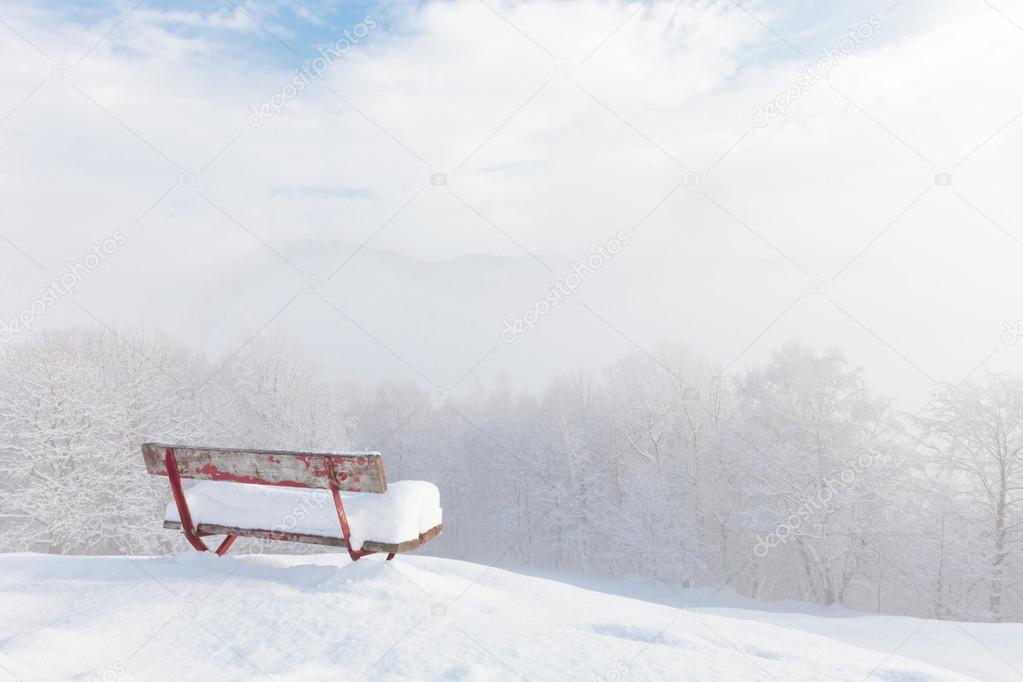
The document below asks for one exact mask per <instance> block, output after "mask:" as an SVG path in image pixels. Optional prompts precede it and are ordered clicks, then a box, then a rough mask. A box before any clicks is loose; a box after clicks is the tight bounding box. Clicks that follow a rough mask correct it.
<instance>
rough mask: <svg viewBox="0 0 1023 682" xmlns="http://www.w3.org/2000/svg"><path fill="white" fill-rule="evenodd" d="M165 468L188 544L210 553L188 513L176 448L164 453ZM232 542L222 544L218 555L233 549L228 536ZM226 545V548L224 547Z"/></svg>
mask: <svg viewBox="0 0 1023 682" xmlns="http://www.w3.org/2000/svg"><path fill="white" fill-rule="evenodd" d="M163 459H164V466H166V468H167V480H168V481H170V488H171V494H172V495H174V504H176V505H177V507H178V518H179V519H180V520H181V531H182V532H183V533H184V534H185V538H186V539H187V540H188V543H189V544H190V545H192V547H195V549H196V550H198V551H200V552H208V551H210V548H209V547H207V546H206V543H205V542H203V541H202V538H200V537H199V534H198V533H197V532H196V530H195V525H194V524H193V523H192V513H191V512H190V511H188V499H187V498H186V497H185V490H184V488H182V487H181V474H180V473H179V472H178V460H177V458H176V457H174V448H167V451H166V452H165V453H164V458H163ZM228 539H230V540H231V542H228V541H227V539H225V540H224V543H223V544H221V546H220V548H218V549H217V554H220V550H221V549H223V550H224V551H225V552H226V551H227V550H228V548H230V547H231V543H233V542H234V538H233V537H232V536H228ZM224 545H226V547H225V546H224Z"/></svg>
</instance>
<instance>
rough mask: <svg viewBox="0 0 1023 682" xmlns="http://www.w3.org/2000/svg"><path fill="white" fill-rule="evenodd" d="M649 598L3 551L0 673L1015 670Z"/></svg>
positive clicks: (916, 634)
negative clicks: (14, 553)
mask: <svg viewBox="0 0 1023 682" xmlns="http://www.w3.org/2000/svg"><path fill="white" fill-rule="evenodd" d="M587 585H588V587H590V588H593V587H600V585H599V584H587ZM619 588H620V589H621V590H629V589H632V588H629V587H628V584H619ZM635 591H636V590H635V589H633V592H635ZM644 596H646V597H647V598H648V599H661V600H662V601H671V600H674V601H675V605H676V606H677V605H685V604H686V603H687V602H688V603H689V604H690V605H689V606H688V607H687V608H681V609H680V608H676V607H675V606H673V605H668V604H665V603H656V602H655V601H649V600H641V599H636V598H631V597H628V596H622V595H620V594H609V593H608V592H606V591H599V590H597V589H587V588H584V587H581V586H578V585H572V584H566V583H564V582H558V581H555V580H550V579H546V578H542V577H535V576H528V575H521V574H517V573H511V572H508V571H504V570H500V569H496V568H487V567H485V566H481V565H477V564H470V563H466V562H459V561H451V560H445V559H435V558H430V557H423V556H400V557H398V559H397V560H396V561H394V562H391V563H385V562H383V561H380V560H377V559H376V557H371V558H369V559H366V560H363V561H360V562H359V563H357V564H350V563H349V561H348V559H347V557H343V556H342V555H338V554H331V555H317V556H300V557H291V556H248V557H241V558H223V559H217V558H215V557H212V556H209V555H198V554H187V555H181V556H177V557H164V558H134V559H129V558H124V557H119V558H107V557H98V558H82V557H56V556H40V555H27V554H21V555H4V556H0V604H2V607H0V679H12V680H26V681H27V680H33V681H34V680H103V681H104V682H114V681H117V680H125V681H127V680H179V679H195V680H278V681H283V680H296V681H298V680H302V681H308V680H328V679H329V680H354V679H372V680H516V679H525V680H608V681H611V680H682V679H691V680H771V679H777V680H796V679H799V680H808V679H814V680H822V679H826V680H853V679H854V680H862V679H872V680H886V681H889V682H893V681H896V680H916V681H922V680H968V679H978V680H980V679H983V680H1011V679H1020V673H1019V671H1020V670H1021V669H1023V651H1021V650H1020V648H1019V646H1018V644H1019V642H1020V641H1023V625H1018V624H1002V625H991V624H976V623H964V624H961V623H949V622H935V621H927V620H921V619H914V618H900V617H886V616H870V615H862V614H856V613H852V612H847V611H832V610H820V609H819V610H816V612H815V611H814V610H812V609H809V608H798V609H796V608H791V605H790V608H787V609H786V610H781V609H782V608H785V607H778V606H777V605H775V610H754V609H752V608H749V605H743V604H740V603H739V602H738V601H737V600H736V599H734V598H729V597H726V596H724V595H722V594H714V593H712V592H707V591H704V592H700V591H691V592H687V593H685V594H681V593H678V594H676V593H673V592H671V591H670V590H666V589H665V590H653V589H648V590H647V593H646V594H644ZM729 599H730V600H731V601H730V605H726V606H722V605H721V603H722V602H723V601H728V600H729ZM700 604H703V605H702V606H701V605H700ZM750 604H752V602H751V603H750ZM763 606H764V605H761V607H763ZM896 650H897V652H896V653H893V652H895V651H896ZM5 674H6V677H5Z"/></svg>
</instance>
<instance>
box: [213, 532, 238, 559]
mask: <svg viewBox="0 0 1023 682" xmlns="http://www.w3.org/2000/svg"><path fill="white" fill-rule="evenodd" d="M237 539H238V536H237V535H235V534H234V533H231V534H230V535H228V536H227V537H226V538H224V541H223V542H221V543H220V547H217V556H224V555H225V554H227V551H228V550H229V549H231V545H233V544H234V541H235V540H237Z"/></svg>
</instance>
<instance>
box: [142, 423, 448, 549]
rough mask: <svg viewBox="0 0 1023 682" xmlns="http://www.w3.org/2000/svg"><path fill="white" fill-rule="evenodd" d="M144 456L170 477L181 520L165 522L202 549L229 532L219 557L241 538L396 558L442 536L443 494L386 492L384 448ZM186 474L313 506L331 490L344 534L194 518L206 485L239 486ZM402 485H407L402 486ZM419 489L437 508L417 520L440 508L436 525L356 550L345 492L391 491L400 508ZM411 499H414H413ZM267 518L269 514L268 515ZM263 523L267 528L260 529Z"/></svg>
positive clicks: (190, 450)
mask: <svg viewBox="0 0 1023 682" xmlns="http://www.w3.org/2000/svg"><path fill="white" fill-rule="evenodd" d="M142 456H143V458H144V459H145V462H146V470H147V471H148V472H149V473H150V474H152V475H153V476H166V477H167V479H168V480H169V482H170V488H171V493H172V494H173V496H174V504H175V505H176V508H177V514H176V516H177V519H176V520H175V519H172V518H167V519H166V520H165V521H164V524H163V525H164V527H165V528H172V529H175V530H180V531H182V532H183V533H184V535H185V537H186V538H187V539H188V542H189V543H190V544H191V545H192V547H194V548H195V549H197V550H199V551H200V552H206V551H210V548H209V547H207V546H206V543H205V542H204V541H203V538H205V537H208V536H211V535H225V536H226V537H225V538H224V540H223V541H222V542H221V543H220V545H219V546H218V547H217V549H216V550H214V551H215V552H216V554H217V555H218V556H223V555H224V554H226V553H227V551H228V550H229V549H230V548H231V545H232V544H233V543H234V541H235V539H237V538H238V537H256V538H263V539H269V540H283V541H288V542H303V543H310V544H319V545H327V546H331V547H345V548H347V550H348V554H349V555H350V556H351V558H352V560H353V561H357V560H359V559H361V558H362V557H364V556H367V555H369V554H375V553H377V552H386V553H387V559H388V560H391V559H393V558H394V555H395V554H398V553H400V552H408V551H411V550H413V549H416V548H418V547H419V546H421V545H422V544H423V543H425V542H427V541H428V540H431V539H432V538H435V537H436V536H438V535H440V533H441V531H442V530H443V526H442V525H441V523H440V507H439V496H438V494H437V493H436V489H435V488H434V487H433V486H431V484H426V483H421V482H417V481H403V482H398V483H395V484H394V488H392V491H391V493H390V494H388V488H387V480H386V478H385V476H384V466H383V462H382V460H381V457H380V453H377V452H366V453H307V452H285V451H275V450H232V449H223V448H207V447H192V446H185V445H164V444H160V443H145V444H144V445H143V446H142ZM182 479H194V480H197V481H220V482H227V483H230V484H247V485H258V486H275V487H277V490H278V492H273V493H270V492H266V493H264V496H265V495H270V496H272V497H274V498H275V500H276V501H284V502H286V503H288V504H291V503H292V502H295V503H296V504H298V505H302V506H303V507H305V506H308V507H310V508H311V506H312V504H313V503H314V502H321V503H322V501H323V497H322V496H321V495H322V494H321V493H319V492H318V490H330V497H331V498H332V501H333V509H331V510H329V514H330V516H331V517H333V515H334V513H335V512H336V516H337V522H338V531H340V532H334V533H331V532H327V531H320V532H304V531H302V530H295V529H294V528H284V527H282V525H280V524H268V523H265V521H264V522H263V523H260V524H253V523H248V522H247V521H245V520H242V521H239V520H238V519H234V520H233V521H232V522H231V523H229V524H224V523H218V522H217V521H216V519H209V518H207V519H203V518H196V517H195V516H194V515H193V513H192V510H191V509H190V508H189V497H190V496H192V497H193V500H192V501H193V502H195V501H196V500H197V499H199V500H202V499H203V498H202V497H201V495H200V493H199V492H196V490H197V489H198V488H200V487H201V486H204V485H205V486H206V487H207V490H211V489H214V490H212V492H213V493H217V492H218V491H220V492H222V493H230V494H233V495H235V496H236V497H235V498H233V499H239V498H238V497H237V491H236V490H234V488H236V487H237V486H233V485H229V486H223V485H216V484H215V485H211V484H208V483H199V484H197V485H196V486H195V487H194V488H192V489H190V490H188V491H186V490H185V489H184V488H183V486H182V483H181V481H182ZM401 486H406V487H405V488H401ZM410 486H420V487H419V488H414V487H410ZM422 486H429V488H427V490H432V491H433V496H434V497H435V498H436V500H437V506H436V509H435V510H434V509H433V508H429V509H428V512H429V513H427V514H425V515H420V520H419V521H418V522H417V523H418V524H420V525H422V524H423V523H424V522H423V521H422V518H426V519H428V521H426V523H428V524H432V523H433V521H432V520H429V519H432V518H433V515H434V511H435V516H436V525H432V527H429V528H424V529H422V530H419V531H418V533H417V534H415V535H413V537H406V538H402V539H401V540H398V541H395V539H394V538H391V539H390V540H389V541H380V540H374V539H370V538H365V539H364V540H363V541H362V543H361V546H360V547H359V548H358V549H353V547H352V545H353V542H352V533H351V529H350V528H349V524H348V515H347V514H346V513H345V506H344V503H343V500H342V495H341V493H342V492H346V493H376V494H381V495H388V499H390V498H394V503H395V504H396V505H399V506H397V507H395V509H400V508H401V505H402V504H405V506H406V507H407V506H408V504H407V503H408V502H409V497H408V494H414V493H415V492H421V491H422V490H424V488H423V487H422ZM283 489H290V492H285V491H284V490H283ZM302 489H305V490H302ZM402 493H408V494H406V495H405V497H406V499H405V500H404V502H403V501H402V500H401V499H399V498H400V495H401V494H402ZM242 497H244V495H243V496H242ZM346 497H348V499H349V501H350V502H352V501H353V500H355V499H356V497H361V496H353V495H347V496H346ZM380 501H387V500H386V499H385V498H376V499H374V500H373V502H374V506H372V507H371V509H372V510H377V509H379V508H382V509H384V510H385V513H386V505H385V506H384V507H381V506H380V504H377V503H378V502H380ZM412 501H413V502H415V500H412ZM172 509H173V508H172V507H168V517H170V516H172V513H171V510H172ZM202 514H203V512H202V511H201V510H200V511H199V512H198V515H200V516H201V515H202ZM262 516H264V517H265V514H263V515H262ZM320 521H321V525H320V527H321V528H322V527H323V525H324V524H322V521H323V518H322V514H321V515H320ZM282 523H283V520H282ZM261 525H263V526H266V525H269V526H270V527H259V526H261ZM329 525H332V524H329ZM417 528H418V526H417ZM382 534H384V533H382Z"/></svg>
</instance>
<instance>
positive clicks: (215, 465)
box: [142, 443, 387, 493]
mask: <svg viewBox="0 0 1023 682" xmlns="http://www.w3.org/2000/svg"><path fill="white" fill-rule="evenodd" d="M168 452H170V453H171V458H170V461H172V462H175V463H176V465H177V466H176V469H177V474H178V476H180V477H181V478H194V479H201V480H208V481H233V482H235V483H253V484H256V485H282V486H290V487H293V488H330V487H331V484H333V485H335V486H336V487H337V488H338V489H339V490H347V491H350V492H362V493H382V492H384V491H385V490H387V479H386V478H385V477H384V464H383V461H382V460H381V458H380V453H379V452H356V453H329V452H286V451H277V450H232V449H227V448H204V447H192V446H190V445H164V444H161V443H145V444H144V445H143V446H142V457H143V458H144V459H145V460H146V470H147V471H148V472H149V473H150V474H152V475H153V476H167V475H168V472H167V462H168V457H167V453H168Z"/></svg>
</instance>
